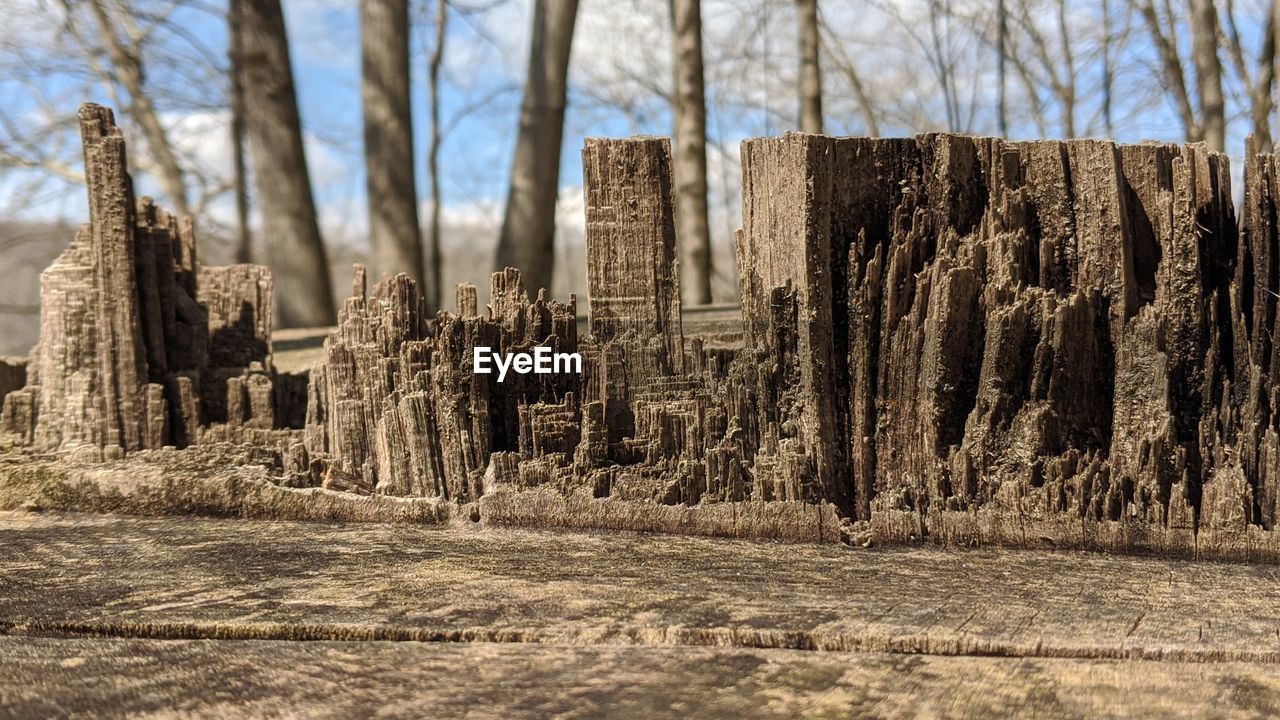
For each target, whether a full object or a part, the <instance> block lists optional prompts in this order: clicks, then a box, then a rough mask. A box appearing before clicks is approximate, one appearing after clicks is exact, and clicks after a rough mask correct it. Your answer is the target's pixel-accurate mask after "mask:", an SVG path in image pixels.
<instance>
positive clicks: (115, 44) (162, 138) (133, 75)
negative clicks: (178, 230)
mask: <svg viewBox="0 0 1280 720" xmlns="http://www.w3.org/2000/svg"><path fill="white" fill-rule="evenodd" d="M89 5H90V7H91V8H92V10H93V16H94V18H95V19H96V20H97V22H98V30H99V32H100V33H101V35H102V43H103V47H104V48H105V49H106V52H107V57H108V58H109V59H110V60H111V66H112V67H113V68H114V69H115V76H116V79H117V80H118V81H119V83H120V84H121V85H123V86H124V89H125V91H127V92H128V93H129V116H130V117H132V118H133V119H134V121H135V122H137V123H138V127H139V128H140V129H141V130H142V134H143V136H144V137H145V138H146V139H147V150H148V152H149V153H150V155H151V156H152V158H153V159H154V161H155V163H156V167H157V169H158V170H159V178H158V179H159V180H160V184H161V186H162V187H163V188H164V192H165V195H167V196H168V197H169V202H171V203H172V204H173V208H174V210H176V211H177V212H178V214H179V215H180V216H184V217H186V216H189V215H191V207H190V206H189V205H188V204H187V184H186V180H185V178H184V175H183V172H182V168H181V166H179V164H178V158H177V156H176V155H175V154H174V152H173V145H171V144H170V143H169V137H168V134H167V133H166V131H165V129H164V125H163V124H161V122H160V116H159V114H158V113H157V112H156V108H155V105H154V104H153V103H152V101H151V96H150V95H149V94H148V91H147V88H146V81H145V73H144V69H143V66H142V54H141V49H140V48H138V47H127V46H126V45H125V44H124V41H123V40H122V39H121V38H120V34H119V31H118V29H117V28H116V24H115V21H114V19H113V18H112V17H111V14H110V13H109V12H108V11H107V8H106V6H105V4H104V3H103V0H90V3H89Z"/></svg>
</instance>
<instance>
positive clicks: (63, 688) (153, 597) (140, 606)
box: [0, 513, 1280, 718]
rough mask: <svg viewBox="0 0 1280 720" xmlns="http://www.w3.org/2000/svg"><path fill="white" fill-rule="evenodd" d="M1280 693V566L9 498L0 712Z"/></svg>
mask: <svg viewBox="0 0 1280 720" xmlns="http://www.w3.org/2000/svg"><path fill="white" fill-rule="evenodd" d="M85 713H107V714H129V715H144V716H145V715H151V716H171V715H183V716H190V715H195V716H217V717H225V716H228V715H252V716H280V717H290V716H349V715H352V714H374V713H380V714H381V715H384V716H390V717H418V716H423V715H431V716H437V717H459V716H461V717H545V716H548V715H554V714H560V715H563V716H566V717H596V716H602V715H603V716H614V717H640V716H655V717H691V716H697V717H717V716H720V717H722V716H729V717H735V718H754V717H794V716H796V715H797V714H801V713H803V714H806V715H812V716H823V715H826V716H832V717H847V716H870V717H901V716H926V717H988V716H992V715H1016V716H1020V717H1031V716H1034V717H1048V718H1056V717H1064V718H1065V717H1135V716H1137V717H1176V716H1183V717H1257V718H1264V717H1272V716H1275V715H1276V714H1277V713H1280V568H1276V567H1274V566H1259V565H1238V564H1225V563H1209V562H1187V561H1180V560H1164V559H1155V558H1141V557H1108V556H1104V555H1098V554H1084V553H1065V552H1046V551H1011V550H970V551H964V550H950V551H947V550H940V549H936V548H894V549H878V548H872V549H862V548H849V547H845V546H833V545H828V546H818V545H786V544H780V543H767V542H749V541H736V540H722V539H711V538H686V537H671V536H660V535H644V534H635V533H609V534H604V533H581V532H575V533H567V532H564V533H557V532H548V531H532V530H518V529H505V528H496V527H480V526H476V525H472V524H469V523H466V522H454V523H452V524H450V525H447V526H438V527H423V526H412V525H375V524H347V525H330V524H320V523H293V522H256V521H243V520H209V519H186V518H177V519H175V518H164V519H141V518H127V517H118V516H102V515H76V514H56V513H0V714H5V715H13V716H48V715H80V714H85Z"/></svg>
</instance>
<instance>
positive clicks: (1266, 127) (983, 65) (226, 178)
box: [0, 0, 1277, 354]
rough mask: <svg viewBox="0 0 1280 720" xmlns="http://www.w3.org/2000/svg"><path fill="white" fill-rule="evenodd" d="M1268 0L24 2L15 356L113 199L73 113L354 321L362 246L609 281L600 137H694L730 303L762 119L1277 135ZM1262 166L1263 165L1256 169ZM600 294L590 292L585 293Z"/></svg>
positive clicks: (4, 47) (7, 24) (6, 234)
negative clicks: (751, 146)
mask: <svg viewBox="0 0 1280 720" xmlns="http://www.w3.org/2000/svg"><path fill="white" fill-rule="evenodd" d="M1276 4H1277V2H1272V1H1271V0H701V2H699V1H698V0H580V1H579V0H345V1H344V0H4V14H3V15H4V22H3V24H0V268H3V270H4V273H5V280H6V281H5V282H4V283H2V284H0V353H9V354H24V353H26V352H27V351H28V350H29V349H30V347H31V345H32V344H33V343H34V342H35V339H36V337H35V336H36V329H37V327H38V312H39V307H38V304H39V273H40V271H41V270H42V269H43V268H44V267H46V266H47V265H48V264H49V263H50V262H51V261H52V260H53V259H54V258H55V257H56V256H57V255H58V253H60V252H61V251H62V250H63V249H64V248H65V247H66V245H67V244H68V243H69V242H70V241H71V238H72V236H73V234H74V232H75V228H76V227H77V225H78V224H80V223H83V222H85V221H86V220H87V218H88V210H87V201H86V195H85V191H84V188H83V185H82V182H83V177H82V174H83V163H82V159H81V155H80V144H79V137H78V129H77V125H76V108H77V107H78V105H79V104H80V103H82V102H85V101H94V102H99V103H102V104H105V105H109V106H111V107H112V108H114V109H115V110H116V114H117V120H118V121H119V122H120V123H121V124H122V125H123V126H124V128H125V132H126V137H127V139H128V141H129V161H130V164H131V168H132V171H133V174H134V180H135V184H136V186H137V192H138V194H139V195H151V196H154V197H156V198H158V199H159V200H160V201H161V203H162V204H163V205H164V206H165V207H167V208H170V209H172V210H174V211H175V212H178V213H180V214H182V213H185V214H190V215H192V216H194V217H195V218H196V223H197V227H198V229H199V233H200V235H199V238H200V239H199V242H200V246H199V250H200V252H201V254H202V256H203V257H202V259H203V260H204V261H205V262H208V263H211V264H222V263H228V262H236V261H252V262H259V263H264V264H268V265H270V266H271V267H272V270H273V272H274V273H275V276H276V279H277V280H276V292H277V298H278V300H277V306H278V309H279V312H280V318H279V320H280V322H281V324H283V325H294V326H314V325H323V324H327V323H330V322H332V319H333V314H334V305H335V303H340V302H341V300H342V298H344V297H345V296H346V294H347V293H348V292H349V290H348V289H349V287H350V284H349V283H350V276H351V270H350V267H351V264H352V263H353V262H367V263H369V264H370V266H371V270H372V271H373V273H374V274H375V275H374V276H375V277H376V276H377V273H380V272H401V271H403V272H409V273H411V274H414V275H415V276H416V277H418V278H420V279H421V281H422V282H423V283H424V285H425V287H427V288H428V294H429V296H430V297H431V298H432V299H434V301H435V302H436V303H437V305H438V306H439V307H444V308H452V307H453V286H454V284H455V283H458V282H473V283H476V284H477V285H478V286H479V287H480V295H481V302H482V303H483V302H485V300H486V296H487V290H488V274H489V272H490V271H492V270H493V269H494V268H495V267H501V266H505V265H516V266H518V267H520V268H521V269H522V270H523V271H524V272H525V273H526V276H527V281H526V287H527V288H529V289H530V290H531V292H536V288H537V287H538V286H542V285H547V286H549V287H550V289H551V291H552V294H553V296H555V297H558V298H563V297H565V296H566V295H567V294H568V293H569V292H577V293H578V294H579V297H580V302H581V301H584V300H585V287H584V285H585V279H584V275H585V270H584V266H583V226H584V218H583V197H582V192H583V191H582V168H581V162H580V154H579V153H580V149H581V146H582V140H583V138H584V137H587V136H627V135H633V134H646V135H662V136H672V137H673V138H674V146H673V169H674V176H675V184H676V194H677V198H676V201H677V237H678V241H679V243H680V245H681V256H682V257H681V275H682V286H683V296H684V302H685V304H686V305H698V304H706V303H711V302H715V303H723V302H733V301H734V300H735V299H736V296H737V290H736V287H737V279H736V277H735V271H734V268H733V261H732V258H733V251H732V232H733V230H734V229H735V228H737V227H738V226H739V224H740V218H741V215H740V207H739V197H738V193H739V180H740V177H739V166H738V162H739V161H738V144H739V142H740V141H741V140H743V139H744V138H748V137H753V136H759V135H774V134H780V133H783V132H786V131H790V130H801V129H803V130H806V131H811V132H825V133H827V134H835V135H886V136H888V135H908V134H913V133H919V132H926V131H955V132H964V133H975V134H989V135H999V136H1006V137H1010V138H1015V139H1033V138H1072V137H1113V138H1115V139H1117V140H1122V141H1127V142H1136V141H1141V140H1148V139H1149V140H1161V141H1174V142H1182V141H1203V142H1205V143H1207V144H1208V145H1210V146H1211V147H1213V148H1216V149H1221V150H1225V151H1226V152H1228V153H1229V154H1231V155H1232V156H1233V158H1234V159H1235V162H1234V163H1233V166H1234V167H1235V168H1236V172H1237V173H1238V172H1239V166H1240V164H1241V163H1240V157H1241V156H1242V154H1243V151H1244V138H1245V137H1246V136H1247V135H1250V134H1253V135H1255V136H1256V137H1257V138H1258V141H1259V143H1260V146H1261V147H1263V148H1269V147H1270V142H1271V140H1270V139H1271V136H1272V133H1273V126H1274V119H1275V112H1274V103H1273V96H1274V95H1273V91H1274V86H1275V55H1276V53H1275V49H1276V12H1277V11H1276ZM1237 177H1238V175H1237ZM584 307H585V306H584Z"/></svg>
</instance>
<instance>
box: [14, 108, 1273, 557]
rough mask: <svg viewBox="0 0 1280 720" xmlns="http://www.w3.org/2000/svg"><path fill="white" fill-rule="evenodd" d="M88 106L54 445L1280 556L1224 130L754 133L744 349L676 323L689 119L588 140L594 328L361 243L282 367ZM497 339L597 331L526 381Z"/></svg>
mask: <svg viewBox="0 0 1280 720" xmlns="http://www.w3.org/2000/svg"><path fill="white" fill-rule="evenodd" d="M82 120H83V123H82V125H83V135H84V142H85V153H86V166H87V167H88V173H87V174H88V179H89V193H90V197H91V204H90V207H91V214H92V217H91V223H90V224H89V225H88V226H86V227H85V228H84V229H83V230H82V231H81V232H80V233H79V234H78V235H77V239H76V240H75V241H74V242H73V243H72V244H71V247H70V248H68V250H67V251H66V253H64V255H63V256H62V257H61V258H59V260H58V261H57V263H55V265H54V266H53V267H51V268H50V269H49V270H48V271H46V273H45V274H44V276H43V290H44V301H43V306H42V323H43V331H42V335H41V340H40V346H39V347H38V348H37V350H36V352H35V353H34V354H33V357H32V359H31V362H30V368H29V370H28V373H27V375H28V378H27V385H26V387H24V388H23V389H20V390H16V391H13V392H10V393H9V394H8V396H7V400H6V402H5V405H4V409H3V411H2V412H3V415H2V418H3V423H4V427H5V429H7V430H8V431H9V432H10V433H12V434H14V435H15V436H16V437H17V438H18V439H19V441H20V442H21V443H23V444H27V445H34V446H35V447H36V448H37V449H39V450H59V451H63V452H68V451H69V452H77V453H80V454H81V457H80V459H81V460H83V459H86V458H90V459H91V458H92V457H94V456H95V453H97V452H100V451H99V449H105V451H106V452H107V453H109V454H111V455H113V456H114V455H118V454H120V453H121V452H122V451H128V452H134V451H137V450H140V449H142V448H155V447H159V446H161V445H167V444H173V445H178V446H185V445H189V444H192V443H198V442H219V441H230V442H232V443H257V444H260V445H263V446H268V447H272V448H274V453H275V455H274V456H275V457H276V458H277V462H275V463H274V464H273V466H272V468H271V469H272V470H273V471H274V472H276V473H277V474H278V475H277V476H278V477H280V478H281V482H282V483H283V484H286V485H289V486H294V487H313V486H317V485H322V486H324V487H326V488H329V489H332V490H341V491H347V492H352V493H357V494H385V495H396V496H410V497H427V498H440V499H443V500H446V501H449V502H452V503H455V505H457V506H458V507H459V508H460V509H462V508H464V507H465V508H466V509H464V510H462V512H463V513H464V514H465V513H483V512H486V511H488V512H492V513H494V514H495V516H496V517H502V518H505V519H507V520H508V521H510V522H513V523H520V524H540V523H544V524H548V525H554V526H569V527H582V526H584V525H585V526H591V525H600V526H604V527H610V528H613V527H615V526H617V524H618V523H621V524H622V525H623V526H626V525H627V523H632V524H633V525H634V527H636V528H637V529H639V528H644V529H654V528H660V529H664V530H666V529H670V528H672V527H673V524H674V526H677V527H676V529H678V526H679V524H680V522H684V521H683V520H680V521H677V520H673V518H686V517H695V516H696V517H697V518H698V519H697V520H689V521H688V522H689V523H690V526H691V527H697V528H706V527H721V526H723V525H724V524H725V521H724V517H725V516H726V514H727V515H728V517H729V518H730V520H729V521H728V525H729V527H731V528H732V530H731V532H730V534H734V535H737V534H738V533H739V532H740V528H741V525H739V522H738V521H739V513H738V512H737V510H736V508H738V507H742V508H750V510H749V511H747V512H744V513H743V515H744V516H748V517H750V518H758V520H757V519H752V520H749V521H748V522H749V523H757V522H758V523H759V525H758V527H760V528H762V530H761V532H762V534H763V535H766V536H769V537H775V536H779V535H780V534H781V535H786V536H789V537H809V536H816V537H818V538H821V539H827V538H829V537H832V536H833V533H832V532H830V530H831V528H830V527H828V526H829V525H831V524H832V523H830V522H828V518H829V511H830V510H832V509H833V510H834V512H835V513H836V514H838V516H839V517H840V518H842V519H843V520H844V521H846V522H847V523H848V524H849V525H850V527H846V528H843V529H841V530H840V531H839V533H836V534H840V533H843V534H844V535H845V536H846V537H854V536H858V537H861V533H862V532H863V528H862V527H858V528H853V527H852V524H853V523H856V522H859V521H861V522H867V521H869V522H870V527H871V529H872V531H873V532H874V533H875V535H876V536H877V537H878V538H880V539H893V540H904V539H919V538H925V537H928V538H932V539H935V540H938V541H941V542H944V543H950V544H973V543H1001V544H1023V545H1025V544H1030V543H1036V542H1040V541H1041V540H1047V541H1048V542H1052V543H1054V544H1056V545H1058V546H1064V547H1065V546H1071V547H1092V548H1100V549H1107V550H1123V549H1144V550H1157V551H1163V552H1169V553H1178V554H1188V555H1202V556H1215V557H1235V558H1250V559H1256V558H1268V559H1278V558H1280V539H1278V538H1280V535H1277V534H1275V533H1274V532H1273V527H1274V525H1275V522H1276V519H1277V513H1280V417H1278V416H1277V410H1278V409H1280V407H1278V406H1280V393H1278V392H1277V386H1278V384H1280V383H1277V380H1276V373H1278V372H1280V346H1277V345H1276V343H1275V342H1274V341H1273V337H1274V336H1275V335H1276V334H1277V333H1278V332H1280V313H1278V312H1277V299H1280V280H1277V277H1280V273H1278V272H1277V267H1280V250H1278V248H1280V229H1278V227H1277V221H1276V217H1277V214H1278V207H1280V191H1278V190H1277V187H1280V183H1278V182H1277V163H1276V159H1275V158H1274V157H1273V156H1271V155H1264V154H1260V153H1257V152H1256V151H1255V148H1254V147H1253V146H1252V145H1250V146H1249V147H1248V148H1247V149H1246V150H1247V151H1246V163H1245V168H1244V183H1245V188H1244V193H1243V197H1244V204H1243V210H1242V212H1241V215H1240V218H1239V220H1237V217H1236V214H1235V210H1234V208H1233V206H1232V203H1231V187H1230V177H1231V174H1230V171H1229V167H1228V164H1227V160H1226V158H1225V156H1223V155H1220V154H1216V153H1211V152H1208V151H1207V150H1206V149H1205V148H1204V147H1203V146H1200V145H1187V146H1172V145H1157V144H1144V145H1134V146H1117V145H1114V144H1112V143H1110V142H1104V141H1070V142H1058V141H1044V142H1005V141H1000V140H996V139H991V138H973V137H965V136H958V135H922V136H918V137H915V138H905V139H868V138H831V137H825V136H820V135H807V134H790V135H787V136H784V137H781V138H764V139H756V140H749V141H747V142H745V143H744V144H743V147H742V158H743V163H742V167H743V227H742V229H741V230H740V231H739V232H738V233H737V244H736V254H737V263H738V275H739V278H740V290H741V315H742V324H743V328H744V332H743V333H742V340H741V342H739V343H736V344H735V343H732V342H729V343H726V342H722V341H719V340H717V339H715V338H714V337H713V338H708V337H704V336H702V335H701V334H698V333H691V332H687V331H686V328H685V327H684V326H683V324H682V316H681V308H680V297H679V265H678V262H677V257H678V256H679V252H678V242H677V240H678V239H677V237H676V234H675V222H674V209H673V204H672V188H671V152H670V147H669V143H668V142H667V141H666V140H664V139H659V138H633V139H628V140H598V139H592V140H589V141H588V142H587V143H586V146H585V148H584V150H583V165H584V179H585V191H584V193H585V210H586V246H587V247H586V249H587V283H588V290H589V294H590V296H589V308H588V323H587V325H588V329H589V332H588V333H586V334H584V336H583V337H579V335H578V324H577V310H578V308H577V299H576V298H574V297H572V296H571V297H570V298H569V299H568V301H567V302H558V301H555V300H552V299H550V298H549V297H547V295H546V293H545V291H543V290H538V291H537V292H530V291H531V290H533V289H532V288H530V289H526V288H525V287H524V282H523V280H522V278H521V275H520V272H519V271H518V270H516V269H510V268H509V269H506V270H504V271H503V272H499V273H495V274H494V275H493V277H492V278H491V283H490V293H489V305H488V308H486V309H482V308H481V307H480V303H479V299H478V294H477V291H476V288H474V287H472V286H467V285H464V286H460V287H459V288H458V290H457V309H456V311H455V312H449V311H444V312H440V313H439V314H437V315H436V316H434V317H431V316H428V315H427V314H426V313H425V311H424V303H423V301H422V297H421V295H420V291H419V288H418V287H417V285H416V284H415V283H414V282H413V280H411V279H410V278H408V277H406V276H397V277H386V278H383V279H382V280H381V281H380V282H378V283H377V284H376V285H375V286H374V288H373V291H372V293H370V292H369V290H368V287H367V286H368V284H369V282H368V280H367V279H366V277H365V271H364V269H363V268H360V267H358V268H357V269H356V273H355V281H354V283H353V292H352V295H351V297H350V298H349V299H348V300H347V301H346V303H345V304H344V307H343V309H342V312H341V318H340V322H339V325H338V327H337V328H336V329H334V330H332V331H331V332H330V333H329V336H328V338H327V340H326V341H325V343H324V348H323V352H322V353H320V355H321V357H320V360H319V362H317V363H316V364H315V365H314V367H313V368H312V369H311V370H310V371H309V372H308V373H305V374H303V373H296V374H290V373H281V372H278V371H277V370H276V369H275V368H274V367H273V363H272V340H271V313H272V307H273V305H274V304H275V301H274V300H273V298H272V282H271V277H270V274H269V272H267V271H266V270H265V269H263V268H260V267H256V266H248V265H243V266H235V267H231V268H207V267H202V266H200V265H199V264H198V263H197V261H196V253H195V245H194V235H193V232H192V229H191V224H190V223H189V222H185V221H184V222H179V221H177V220H175V219H174V218H172V217H170V216H169V215H168V214H166V213H164V212H163V211H162V210H160V209H158V208H156V207H155V205H154V204H153V203H151V202H150V201H149V200H147V199H145V198H144V199H142V200H141V201H137V202H135V200H134V199H133V197H132V193H131V187H130V182H129V177H128V172H127V168H126V167H125V164H124V155H123V151H124V147H123V140H122V139H121V137H120V132H119V130H118V128H116V127H115V126H114V124H113V123H112V121H111V116H110V113H109V111H106V110H105V109H103V108H99V107H96V106H86V108H85V110H84V112H83V118H82ZM477 348H488V350H487V351H486V352H487V353H493V354H496V355H497V356H501V357H504V358H508V359H509V358H511V357H512V356H515V355H519V354H523V353H533V352H535V351H536V350H538V349H539V348H542V349H544V351H545V352H547V353H548V354H550V355H556V354H565V355H566V356H567V355H569V354H579V355H580V356H581V357H580V360H577V359H572V360H571V359H568V358H567V357H566V360H565V362H566V363H567V364H566V365H565V366H564V367H561V368H557V369H555V370H553V371H552V372H551V373H549V374H526V373H522V372H519V371H518V370H517V371H515V372H508V373H507V374H506V376H505V377H503V378H501V379H500V376H499V372H498V371H497V368H496V364H497V363H496V361H495V362H494V363H491V365H493V366H494V367H493V370H494V371H493V372H491V373H489V374H483V373H477V372H476V370H477V368H476V367H475V355H474V352H475V350H476V349H477ZM579 362H580V365H577V364H576V363H579ZM579 368H580V370H579ZM522 493H527V494H522ZM548 493H550V494H548ZM485 496H492V497H490V499H489V500H488V501H487V502H484V503H481V502H479V500H480V499H481V498H482V497H485ZM604 499H610V500H614V501H618V502H619V504H618V505H604V504H593V503H596V501H600V500H604ZM722 502H723V503H727V504H728V505H727V506H726V507H727V508H728V509H727V510H726V508H725V507H717V508H712V507H711V505H713V504H715V503H722ZM626 503H639V504H644V503H653V504H655V506H662V507H674V506H681V507H683V508H708V510H707V512H706V513H705V514H703V515H696V513H694V514H693V515H690V514H688V513H685V512H684V510H673V511H671V512H666V511H665V510H654V511H653V512H645V513H634V512H633V510H634V508H635V507H638V506H636V505H627V504H626ZM769 503H778V504H779V505H778V507H777V508H776V510H777V512H776V513H773V514H771V513H772V511H771V510H769V509H768V507H767V506H768V504H769ZM761 508H764V509H761ZM797 508H811V509H812V510H813V513H812V518H813V520H812V522H809V521H805V520H803V519H801V520H795V521H793V520H787V521H785V522H778V521H775V520H772V519H769V518H772V517H775V516H777V517H783V516H786V517H791V514H795V515H796V517H799V518H803V517H804V515H805V511H802V510H798V509H797ZM782 526H786V527H787V528H791V529H789V530H786V531H785V532H783V531H779V530H777V528H778V527H782ZM796 528H799V529H796Z"/></svg>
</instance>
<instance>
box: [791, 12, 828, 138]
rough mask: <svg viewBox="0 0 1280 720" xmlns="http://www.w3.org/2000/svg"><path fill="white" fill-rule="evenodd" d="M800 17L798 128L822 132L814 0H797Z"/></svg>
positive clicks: (820, 79)
mask: <svg viewBox="0 0 1280 720" xmlns="http://www.w3.org/2000/svg"><path fill="white" fill-rule="evenodd" d="M796 4H797V9H798V10H799V15H800V17H799V19H800V129H801V130H803V131H804V132H808V133H821V132H822V66H821V64H820V60H819V54H820V52H821V50H820V48H821V41H820V40H819V35H818V0H797V3H796Z"/></svg>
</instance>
